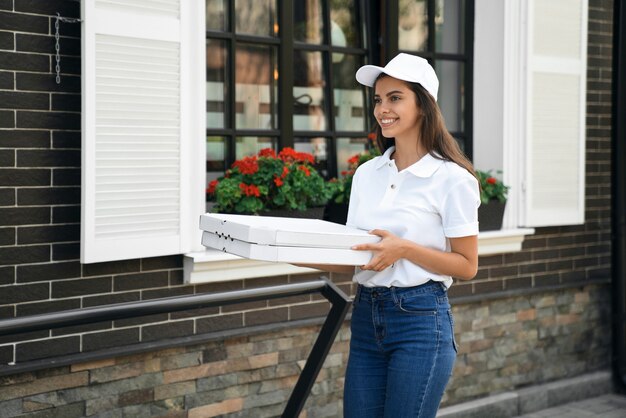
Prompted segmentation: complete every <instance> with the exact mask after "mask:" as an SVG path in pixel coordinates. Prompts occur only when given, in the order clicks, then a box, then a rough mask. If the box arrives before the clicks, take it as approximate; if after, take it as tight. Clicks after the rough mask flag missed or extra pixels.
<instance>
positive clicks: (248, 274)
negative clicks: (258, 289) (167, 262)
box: [183, 249, 319, 284]
mask: <svg viewBox="0 0 626 418" xmlns="http://www.w3.org/2000/svg"><path fill="white" fill-rule="evenodd" d="M317 271H319V270H315V269H310V268H305V267H296V266H294V265H292V264H287V263H271V262H269V261H259V260H248V259H246V258H242V257H238V256H236V255H232V254H227V253H224V252H222V251H217V250H209V249H207V250H206V251H198V252H192V253H187V254H185V256H184V262H183V274H184V278H185V283H189V284H194V283H207V282H225V281H228V280H240V279H251V278H255V277H269V276H279V275H284V274H303V273H312V272H317Z"/></svg>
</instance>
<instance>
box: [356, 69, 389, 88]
mask: <svg viewBox="0 0 626 418" xmlns="http://www.w3.org/2000/svg"><path fill="white" fill-rule="evenodd" d="M384 72H385V69H384V68H383V67H378V66H376V65H364V66H362V67H361V68H359V69H358V70H357V72H356V81H358V82H359V83H361V84H363V85H364V86H368V87H373V86H374V82H375V81H376V79H377V78H378V76H379V75H380V74H381V73H384Z"/></svg>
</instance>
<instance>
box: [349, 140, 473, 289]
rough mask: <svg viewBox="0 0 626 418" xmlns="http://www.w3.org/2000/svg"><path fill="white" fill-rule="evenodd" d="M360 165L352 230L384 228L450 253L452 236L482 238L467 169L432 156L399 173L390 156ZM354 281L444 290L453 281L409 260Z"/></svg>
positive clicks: (363, 272)
mask: <svg viewBox="0 0 626 418" xmlns="http://www.w3.org/2000/svg"><path fill="white" fill-rule="evenodd" d="M393 151H394V147H391V148H389V149H388V150H387V151H386V152H385V153H384V154H383V155H382V156H380V157H376V158H374V159H372V160H370V161H368V162H366V163H364V164H362V165H361V166H360V167H359V168H358V169H357V171H356V173H355V174H354V179H353V181H352V191H351V193H350V206H349V210H348V220H347V222H346V224H347V225H348V226H352V227H356V228H360V229H364V230H368V231H370V230H372V229H385V230H388V231H389V232H391V233H393V234H395V235H397V236H398V237H400V238H404V239H408V240H411V241H413V242H415V243H417V244H419V245H423V246H425V247H428V248H433V249H436V250H440V251H448V252H449V251H450V241H449V240H448V238H456V237H465V236H470V235H478V206H479V205H480V194H479V189H478V181H477V180H476V179H475V178H474V176H472V175H471V174H470V173H469V172H468V171H467V170H466V169H464V168H463V167H461V166H459V165H458V164H456V163H454V162H450V161H442V160H439V159H437V158H435V157H433V156H432V155H430V154H427V155H425V156H424V157H422V158H421V159H420V160H419V161H417V162H416V163H415V164H413V165H411V166H410V167H407V168H405V169H404V170H402V171H400V172H398V169H397V168H396V164H395V161H394V160H391V159H390V158H389V156H390V155H391V153H392V152H393ZM354 280H355V281H357V282H358V283H360V284H362V285H364V286H368V287H374V286H382V287H390V286H397V287H410V286H418V285H420V284H423V283H426V282H428V281H429V280H435V281H441V282H443V283H444V284H445V285H446V287H450V286H451V285H452V278H451V277H450V276H445V275H441V274H437V273H433V272H431V271H428V270H425V269H423V268H422V267H420V266H419V265H417V264H414V263H412V262H410V261H408V260H406V259H400V260H398V261H396V262H395V264H394V266H393V267H391V266H390V267H388V268H386V269H385V270H383V271H380V272H376V271H371V270H360V269H357V274H356V275H355V276H354Z"/></svg>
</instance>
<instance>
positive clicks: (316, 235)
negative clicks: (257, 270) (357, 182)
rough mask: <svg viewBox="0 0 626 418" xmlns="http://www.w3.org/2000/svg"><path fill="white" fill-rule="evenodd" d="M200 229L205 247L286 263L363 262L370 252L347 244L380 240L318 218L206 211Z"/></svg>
mask: <svg viewBox="0 0 626 418" xmlns="http://www.w3.org/2000/svg"><path fill="white" fill-rule="evenodd" d="M200 228H201V229H202V230H203V231H204V232H203V234H202V244H203V245H204V246H207V247H210V248H215V249H218V250H220V251H225V252H227V253H230V254H235V255H238V256H241V257H246V258H252V259H255V260H264V261H274V262H287V263H314V264H337V265H363V264H367V262H368V261H369V260H370V258H371V256H372V254H371V252H369V251H354V250H351V249H350V247H352V246H353V245H356V244H362V243H371V242H378V241H379V240H380V237H378V236H375V235H371V234H368V233H367V232H366V231H362V230H360V229H356V228H349V227H347V226H344V225H339V224H335V223H332V222H327V221H323V220H318V219H302V218H300V219H298V218H280V217H266V216H247V215H225V214H205V215H202V216H201V217H200Z"/></svg>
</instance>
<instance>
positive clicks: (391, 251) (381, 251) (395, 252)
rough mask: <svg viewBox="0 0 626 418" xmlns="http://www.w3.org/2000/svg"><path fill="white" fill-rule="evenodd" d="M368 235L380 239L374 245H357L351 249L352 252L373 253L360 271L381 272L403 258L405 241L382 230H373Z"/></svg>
mask: <svg viewBox="0 0 626 418" xmlns="http://www.w3.org/2000/svg"><path fill="white" fill-rule="evenodd" d="M369 233H370V234H372V235H378V236H379V237H381V238H382V239H381V240H380V241H379V242H377V243H374V244H359V245H355V246H353V247H352V249H353V250H358V251H372V253H373V256H372V259H371V260H370V262H369V263H367V264H366V265H364V266H361V270H374V271H383V270H384V269H386V268H387V267H390V266H393V265H394V263H395V262H396V261H398V260H399V259H401V258H403V255H404V251H405V248H406V245H405V244H406V240H404V239H402V238H399V237H398V236H396V235H394V234H392V233H391V232H389V231H385V230H384V229H374V230H372V231H370V232H369Z"/></svg>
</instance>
